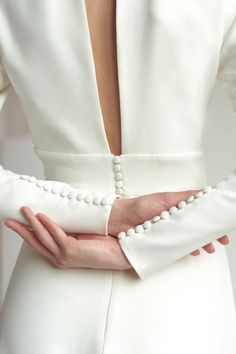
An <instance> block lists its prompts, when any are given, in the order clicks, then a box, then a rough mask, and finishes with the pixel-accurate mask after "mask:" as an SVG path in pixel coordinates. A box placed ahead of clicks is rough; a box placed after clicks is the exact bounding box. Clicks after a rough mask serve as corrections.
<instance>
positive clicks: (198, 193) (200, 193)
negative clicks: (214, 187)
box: [195, 191, 203, 198]
mask: <svg viewBox="0 0 236 354" xmlns="http://www.w3.org/2000/svg"><path fill="white" fill-rule="evenodd" d="M202 195H203V191H199V192H197V193H196V195H195V198H201V196H202Z"/></svg>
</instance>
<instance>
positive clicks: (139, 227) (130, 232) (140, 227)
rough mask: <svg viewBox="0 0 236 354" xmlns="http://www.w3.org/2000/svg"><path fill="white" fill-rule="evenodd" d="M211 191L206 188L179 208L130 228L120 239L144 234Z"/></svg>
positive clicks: (179, 204)
mask: <svg viewBox="0 0 236 354" xmlns="http://www.w3.org/2000/svg"><path fill="white" fill-rule="evenodd" d="M211 190H212V187H211V186H205V187H204V188H203V189H202V190H201V191H199V192H198V193H196V194H195V195H191V196H190V197H188V198H187V199H186V201H185V200H181V201H180V202H179V203H178V205H177V207H176V206H172V207H171V208H170V209H169V210H164V211H162V212H161V214H160V215H156V216H154V217H153V218H152V219H150V220H146V221H144V223H143V224H140V225H137V226H136V227H135V228H130V229H128V230H127V231H126V232H125V231H121V232H120V233H118V235H117V237H118V239H122V238H124V237H127V236H133V235H136V234H140V233H142V232H143V231H144V230H147V229H149V228H150V227H151V226H152V224H154V223H156V222H157V221H160V220H165V219H168V218H169V217H170V215H172V214H175V213H176V212H178V211H179V210H181V209H183V208H184V207H185V206H187V205H188V204H190V203H192V202H193V201H194V200H195V199H197V198H200V197H202V196H203V195H204V194H206V193H208V192H210V191H211Z"/></svg>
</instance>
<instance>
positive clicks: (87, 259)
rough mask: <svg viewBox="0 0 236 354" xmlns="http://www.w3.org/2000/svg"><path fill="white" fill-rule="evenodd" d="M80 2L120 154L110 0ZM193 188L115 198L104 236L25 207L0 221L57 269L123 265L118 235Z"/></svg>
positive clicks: (110, 139)
mask: <svg viewBox="0 0 236 354" xmlns="http://www.w3.org/2000/svg"><path fill="white" fill-rule="evenodd" d="M85 6H86V14H87V20H88V21H87V22H88V28H89V33H90V40H91V48H92V52H93V58H94V65H95V69H96V80H97V89H98V94H99V103H100V108H101V111H102V118H103V123H104V130H105V133H106V137H107V144H108V146H109V149H110V152H111V153H112V154H114V155H120V154H121V126H120V122H121V120H120V104H119V85H118V75H117V61H116V59H117V56H116V40H115V35H116V32H115V1H114V0H86V1H85ZM111 117H112V119H111ZM198 191H199V190H190V191H183V192H182V191H181V192H163V193H152V194H149V195H144V196H140V197H137V198H130V199H116V200H115V202H114V204H113V207H112V210H111V213H110V218H109V223H108V233H109V236H106V235H104V236H103V235H97V234H81V233H78V234H68V233H65V232H64V231H63V230H62V229H61V228H60V227H59V226H58V225H57V224H56V223H55V222H54V221H53V220H52V219H50V218H49V217H48V216H47V215H44V214H42V213H37V214H35V213H34V212H33V210H31V209H30V208H29V207H27V206H23V207H22V208H21V212H22V214H23V216H24V217H25V220H26V223H25V224H24V223H20V222H18V221H16V220H13V219H6V220H5V225H6V226H7V227H9V228H11V229H12V230H13V231H14V232H16V233H17V234H18V235H19V236H20V237H22V239H23V240H25V241H26V242H27V243H28V244H29V245H30V246H31V247H32V248H33V249H34V250H35V251H36V252H38V253H39V254H41V255H42V256H43V257H45V258H46V259H48V260H49V261H51V262H52V263H53V264H54V265H55V266H56V267H58V268H99V269H117V270H125V269H129V268H132V266H131V265H130V263H129V261H128V260H127V259H126V256H125V255H124V253H123V251H122V249H121V248H120V246H119V242H118V239H117V237H116V236H117V234H118V233H119V232H120V231H127V230H128V229H129V228H130V227H135V226H136V225H138V224H141V223H143V222H144V221H145V220H148V219H151V218H152V217H153V216H155V215H159V214H160V213H161V212H162V211H163V210H168V209H169V208H170V207H171V206H173V205H177V203H178V202H179V201H180V200H186V199H187V198H188V197H189V196H190V195H194V194H195V193H197V192H198ZM217 241H218V242H220V243H221V244H222V245H226V244H228V243H229V238H228V236H227V235H223V236H221V237H219V238H218V239H217ZM202 248H203V250H204V251H206V252H207V253H213V252H215V248H214V246H213V244H212V243H209V244H207V245H205V246H204V247H202ZM191 255H193V256H198V255H200V250H193V252H192V253H191Z"/></svg>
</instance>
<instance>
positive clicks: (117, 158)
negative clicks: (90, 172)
mask: <svg viewBox="0 0 236 354" xmlns="http://www.w3.org/2000/svg"><path fill="white" fill-rule="evenodd" d="M112 162H113V163H115V164H118V163H120V156H118V155H116V156H114V157H113V159H112Z"/></svg>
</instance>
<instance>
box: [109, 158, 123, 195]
mask: <svg viewBox="0 0 236 354" xmlns="http://www.w3.org/2000/svg"><path fill="white" fill-rule="evenodd" d="M120 162H121V159H120V156H119V155H114V156H113V158H112V163H113V171H114V178H115V181H116V182H115V186H116V190H115V193H116V194H118V195H121V194H123V193H124V183H123V181H122V173H121V165H120Z"/></svg>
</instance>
